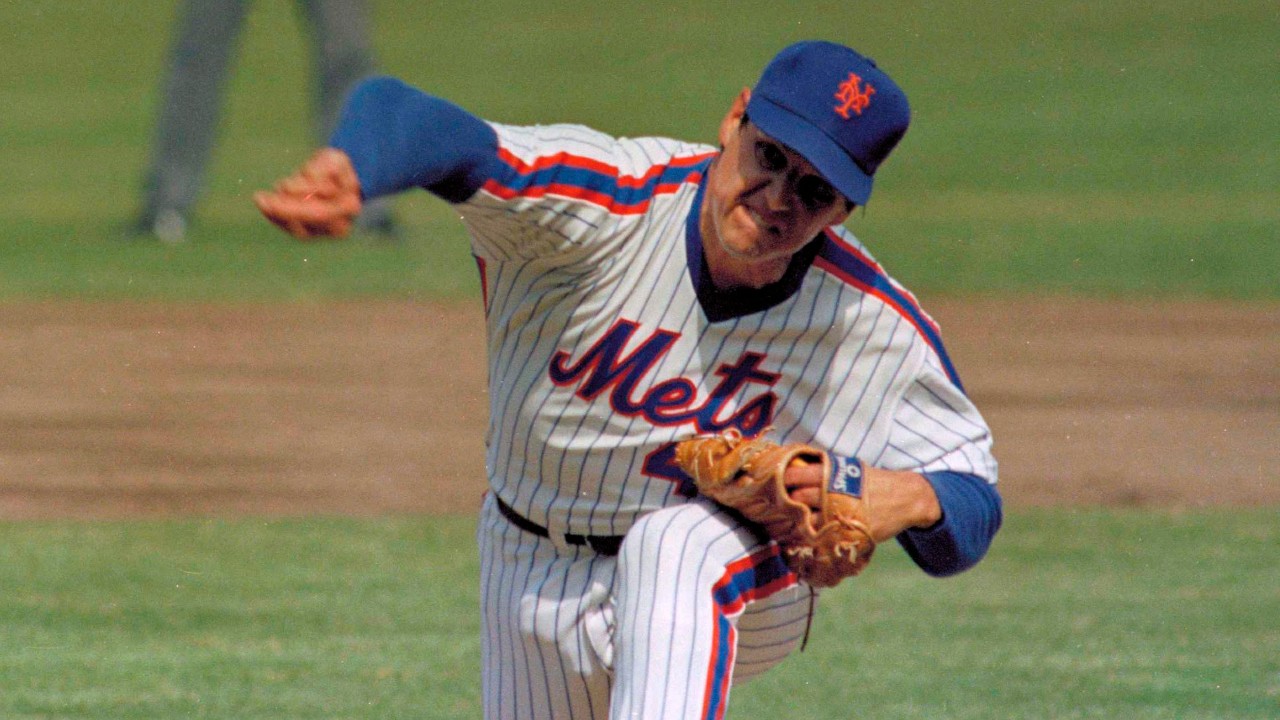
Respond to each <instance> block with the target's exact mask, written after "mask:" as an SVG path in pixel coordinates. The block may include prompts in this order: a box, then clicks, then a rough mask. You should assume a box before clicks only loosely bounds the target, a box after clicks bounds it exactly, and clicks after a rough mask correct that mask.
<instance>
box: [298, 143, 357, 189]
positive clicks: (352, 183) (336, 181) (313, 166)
mask: <svg viewBox="0 0 1280 720" xmlns="http://www.w3.org/2000/svg"><path fill="white" fill-rule="evenodd" d="M302 173H303V175H305V176H306V177H309V178H311V179H312V180H313V181H315V182H317V183H320V184H323V185H325V186H326V187H328V188H333V189H335V190H337V191H342V190H347V189H351V188H355V189H357V190H358V189H359V179H358V178H357V177H356V173H355V168H354V167H352V165H351V159H350V158H349V157H347V154H346V153H344V152H342V151H341V150H338V149H336V148H321V149H320V150H318V151H316V153H315V154H314V155H312V156H311V159H310V160H308V161H307V163H306V165H305V166H304V167H303V171H302Z"/></svg>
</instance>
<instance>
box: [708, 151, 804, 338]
mask: <svg viewBox="0 0 1280 720" xmlns="http://www.w3.org/2000/svg"><path fill="white" fill-rule="evenodd" d="M708 162H710V161H708ZM706 189H707V173H706V172H704V173H703V175H702V182H701V183H699V185H698V192H697V193H696V194H695V195H694V196H693V206H692V207H690V208H689V216H688V217H687V218H685V255H686V258H687V260H688V265H689V281H690V282H691V283H693V290H694V292H695V293H696V294H697V296H698V304H699V305H701V306H702V312H703V313H704V314H705V315H706V316H707V319H708V320H710V321H711V322H721V321H724V320H732V319H734V318H740V317H745V316H747V315H754V314H755V313H758V312H763V311H765V310H768V309H769V308H771V307H773V306H774V305H777V304H779V303H781V302H782V301H783V300H786V299H787V298H789V297H791V296H792V295H794V294H795V293H796V291H797V290H799V289H800V283H802V282H803V281H804V276H805V273H807V272H808V271H809V266H811V265H813V261H814V258H816V257H817V256H818V251H819V250H821V249H822V241H823V237H822V235H818V236H817V237H815V238H814V239H813V240H812V241H811V242H810V243H809V244H808V245H805V246H804V247H803V248H801V249H800V251H799V252H797V253H796V254H795V256H793V257H792V258H791V263H790V264H789V265H788V266H787V272H786V273H785V274H784V275H783V276H782V278H781V279H779V280H778V281H777V282H775V283H771V284H769V285H766V286H764V287H762V288H736V289H733V290H720V289H717V288H716V286H715V285H714V284H713V283H712V282H711V273H710V271H709V270H707V262H706V260H707V259H706V255H705V254H704V253H703V249H702V230H701V228H700V227H699V222H698V221H699V217H700V215H701V214H702V198H703V195H704V194H705V193H706Z"/></svg>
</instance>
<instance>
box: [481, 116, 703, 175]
mask: <svg viewBox="0 0 1280 720" xmlns="http://www.w3.org/2000/svg"><path fill="white" fill-rule="evenodd" d="M490 124H491V125H492V126H493V128H494V130H495V132H496V133H497V135H498V145H499V149H500V150H499V151H500V153H506V154H508V155H509V156H511V157H513V158H514V159H517V160H519V161H520V162H522V163H524V164H527V165H530V166H533V165H538V164H547V163H549V162H559V163H582V164H595V165H598V166H599V167H601V168H602V169H607V170H611V171H613V172H615V173H616V174H619V175H624V176H630V175H643V174H644V173H645V172H646V171H648V169H649V168H652V167H654V166H662V165H670V164H673V163H676V164H686V163H696V162H700V161H702V160H703V159H709V158H710V157H711V156H712V155H714V154H715V148H714V147H711V146H709V145H705V144H702V143H693V142H688V141H684V140H677V139H674V138H667V137H657V136H653V137H619V136H614V135H610V134H609V133H606V132H603V131H600V130H597V129H595V128H591V127H588V126H586V125H577V124H569V123H557V124H550V125H503V124H498V123H490Z"/></svg>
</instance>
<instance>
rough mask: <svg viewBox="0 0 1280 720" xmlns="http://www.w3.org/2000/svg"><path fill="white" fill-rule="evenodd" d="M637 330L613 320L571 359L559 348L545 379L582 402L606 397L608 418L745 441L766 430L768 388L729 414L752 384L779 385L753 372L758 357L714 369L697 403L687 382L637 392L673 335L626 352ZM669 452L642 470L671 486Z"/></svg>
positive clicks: (770, 407)
mask: <svg viewBox="0 0 1280 720" xmlns="http://www.w3.org/2000/svg"><path fill="white" fill-rule="evenodd" d="M638 329H639V325H638V324H637V323H634V322H631V321H630V320H619V321H618V322H617V324H615V325H614V326H613V327H612V328H610V329H609V331H608V332H606V333H605V334H604V335H603V336H602V337H601V338H600V339H599V340H597V341H596V342H595V344H593V345H592V346H591V347H590V348H588V349H587V351H586V352H584V353H583V354H582V357H580V358H578V359H577V360H574V359H573V358H572V357H571V356H570V355H569V353H567V352H565V351H563V350H561V351H559V352H557V353H556V354H555V355H553V356H552V357H551V363H550V366H549V367H548V373H547V374H548V376H549V377H550V379H551V381H552V382H553V383H555V384H556V385H559V386H561V387H565V386H572V385H576V386H577V387H576V389H575V390H574V395H577V396H578V397H580V398H582V399H584V400H588V401H590V400H594V399H596V398H597V397H599V396H601V395H602V394H604V393H608V398H609V405H610V407H611V408H612V409H613V412H615V413H617V414H619V415H622V416H625V417H638V418H643V419H645V420H646V421H648V422H650V423H652V424H653V425H659V426H673V425H692V426H693V430H694V431H695V432H697V433H700V434H701V433H718V432H722V431H724V430H728V429H730V428H736V429H737V430H739V431H741V432H742V434H743V435H744V436H746V437H754V436H756V435H759V434H760V433H761V432H763V431H764V429H765V428H767V427H768V426H769V423H770V422H771V420H772V419H773V411H774V406H775V405H776V404H777V401H778V397H777V395H776V394H774V393H773V392H772V391H771V390H769V391H765V392H761V393H760V394H757V395H755V396H754V397H749V398H747V399H744V400H743V401H742V402H741V403H739V404H738V405H737V407H736V408H735V409H734V410H733V411H732V412H729V411H728V408H729V407H730V401H731V400H733V399H734V398H735V397H737V396H738V395H740V394H743V392H744V391H747V389H748V388H750V387H751V386H761V388H760V389H764V388H771V387H772V386H773V385H774V384H775V383H777V382H778V378H779V375H778V374H777V373H771V372H768V371H765V370H762V369H761V368H760V366H761V364H763V362H764V360H765V356H764V355H761V354H760V353H753V352H745V353H743V354H742V357H740V358H738V360H737V361H736V362H732V363H723V364H721V365H720V366H719V367H717V368H716V369H715V371H714V373H712V374H713V375H714V376H715V377H716V378H719V379H718V381H717V383H716V386H715V387H714V388H712V389H711V392H710V393H709V394H707V395H706V396H705V397H702V398H699V397H698V388H697V385H696V384H695V383H694V381H693V380H691V379H689V378H687V377H675V378H669V379H666V380H662V381H659V382H655V383H652V384H651V385H650V386H649V389H647V390H644V391H640V390H639V387H640V386H641V384H642V380H643V379H644V377H645V376H646V375H648V374H650V372H651V371H652V370H653V369H654V368H655V367H657V365H658V363H659V362H660V361H661V360H662V358H663V356H665V355H666V354H667V352H668V351H670V350H671V347H672V346H673V345H674V344H675V342H676V339H677V338H679V337H680V334H679V333H674V332H670V331H668V330H656V331H654V332H653V333H652V334H651V335H649V337H647V338H645V339H644V340H643V341H641V342H640V344H639V345H638V346H636V347H635V349H634V350H632V351H631V352H629V353H628V352H625V348H627V347H628V346H631V345H632V340H633V338H635V336H636V331H637V330H638ZM709 377H710V376H709ZM674 447H675V446H674V445H673V444H667V445H664V446H662V447H661V448H659V449H658V450H655V451H654V452H652V453H650V454H649V456H648V457H646V458H645V462H644V469H643V472H644V473H645V474H646V475H650V476H655V477H662V478H666V479H668V480H672V481H676V482H685V481H687V480H688V478H687V477H686V476H685V475H684V473H682V472H681V471H680V469H679V468H678V467H676V466H675V463H674V459H675V454H674Z"/></svg>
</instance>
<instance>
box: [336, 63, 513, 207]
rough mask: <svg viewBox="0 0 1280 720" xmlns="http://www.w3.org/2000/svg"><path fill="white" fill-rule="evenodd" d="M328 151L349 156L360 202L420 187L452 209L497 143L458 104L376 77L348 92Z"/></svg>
mask: <svg viewBox="0 0 1280 720" xmlns="http://www.w3.org/2000/svg"><path fill="white" fill-rule="evenodd" d="M329 144H330V145H331V146H333V147H335V148H338V149H340V150H342V151H344V152H346V153H347V155H348V156H350V158H351V162H352V164H353V165H354V166H355V169H356V175H357V176H358V177H359V178H360V190H361V194H362V195H363V196H364V198H365V199H368V198H373V197H378V196H380V195H390V194H392V193H397V192H401V191H404V190H408V189H409V188H413V187H421V188H425V189H427V190H429V191H431V192H432V193H434V194H436V195H438V196H439V197H441V198H443V199H445V200H447V201H449V202H455V203H456V202H462V201H464V200H466V199H467V198H469V197H471V196H472V195H473V194H474V193H475V192H476V190H479V189H480V187H481V186H482V185H483V184H484V181H485V179H486V178H487V172H488V171H489V169H490V168H491V167H492V166H491V163H494V162H496V159H497V149H498V136H497V133H495V132H494V130H493V128H492V127H490V126H489V124H488V123H486V122H485V121H483V120H481V119H480V118H478V117H476V116H475V115H472V114H471V113H469V112H467V111H466V110H463V109H462V108H460V107H458V106H457V105H454V104H452V103H450V102H448V101H445V100H442V99H440V98H437V97H434V96H432V95H428V94H426V93H424V92H422V91H421V90H418V89H417V88H414V87H411V86H409V85H407V84H405V83H404V82H402V81H400V80H397V79H395V78H390V77H385V76H378V77H371V78H368V79H366V80H363V81H361V82H360V83H359V84H358V85H357V86H356V87H355V88H354V89H353V90H352V92H351V95H350V96H349V97H348V99H347V103H346V105H345V107H344V108H343V112H342V116H341V118H340V119H339V121H338V127H337V128H336V129H335V130H334V132H333V135H332V136H331V137H330V140H329Z"/></svg>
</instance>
